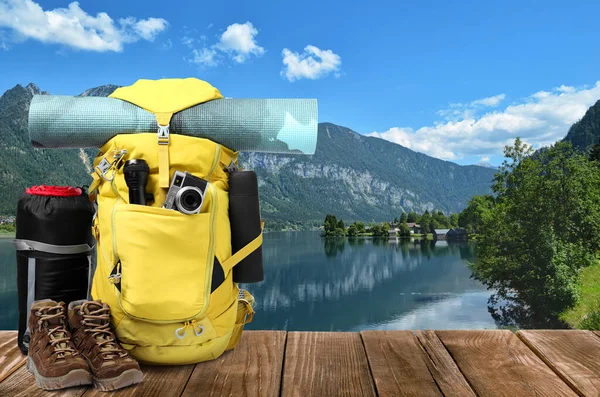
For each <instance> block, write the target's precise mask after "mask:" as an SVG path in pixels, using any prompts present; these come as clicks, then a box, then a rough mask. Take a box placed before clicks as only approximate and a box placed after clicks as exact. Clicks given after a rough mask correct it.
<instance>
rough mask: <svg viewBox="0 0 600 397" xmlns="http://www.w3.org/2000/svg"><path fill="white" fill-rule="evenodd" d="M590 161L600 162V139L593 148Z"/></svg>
mask: <svg viewBox="0 0 600 397" xmlns="http://www.w3.org/2000/svg"><path fill="white" fill-rule="evenodd" d="M589 159H590V161H598V162H600V138H599V139H598V143H597V144H595V145H594V146H592V148H591V149H590V157H589Z"/></svg>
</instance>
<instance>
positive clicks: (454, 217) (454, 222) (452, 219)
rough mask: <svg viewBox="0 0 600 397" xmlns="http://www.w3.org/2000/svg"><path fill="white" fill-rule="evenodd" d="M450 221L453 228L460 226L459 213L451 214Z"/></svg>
mask: <svg viewBox="0 0 600 397" xmlns="http://www.w3.org/2000/svg"><path fill="white" fill-rule="evenodd" d="M449 223H450V224H449V225H448V226H450V227H451V228H455V227H458V214H450V218H449Z"/></svg>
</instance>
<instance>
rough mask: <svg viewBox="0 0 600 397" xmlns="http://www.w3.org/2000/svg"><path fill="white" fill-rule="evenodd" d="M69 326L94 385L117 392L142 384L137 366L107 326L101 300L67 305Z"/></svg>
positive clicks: (105, 310)
mask: <svg viewBox="0 0 600 397" xmlns="http://www.w3.org/2000/svg"><path fill="white" fill-rule="evenodd" d="M69 325H70V327H71V332H72V333H73V342H74V343H75V346H76V347H77V350H79V352H80V353H81V354H82V355H83V356H84V357H85V358H86V359H87V361H88V363H89V365H90V369H91V370H92V376H93V378H94V385H95V387H97V388H98V389H100V390H102V391H109V390H117V389H121V388H123V387H127V386H130V385H133V384H136V383H140V382H141V381H142V378H143V375H142V371H141V370H140V366H139V364H138V363H137V361H135V360H134V359H133V358H132V357H131V356H130V355H129V353H128V352H127V351H126V350H124V349H123V348H122V347H121V346H120V345H119V343H118V342H117V340H116V337H115V335H114V334H113V332H112V330H111V327H110V307H108V305H107V304H106V303H102V302H101V301H88V300H79V301H74V302H71V303H70V304H69Z"/></svg>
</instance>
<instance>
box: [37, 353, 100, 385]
mask: <svg viewBox="0 0 600 397" xmlns="http://www.w3.org/2000/svg"><path fill="white" fill-rule="evenodd" d="M27 369H28V370H29V372H31V373H32V374H33V375H34V376H35V384H36V386H37V387H39V388H40V389H43V390H59V389H66V388H68V387H74V386H82V385H91V384H92V374H91V373H90V372H89V371H86V370H85V369H74V370H72V371H71V372H69V373H67V374H66V375H63V376H57V377H54V378H49V377H46V376H42V375H40V373H39V372H38V370H37V368H36V366H35V363H34V362H33V360H32V359H31V357H27Z"/></svg>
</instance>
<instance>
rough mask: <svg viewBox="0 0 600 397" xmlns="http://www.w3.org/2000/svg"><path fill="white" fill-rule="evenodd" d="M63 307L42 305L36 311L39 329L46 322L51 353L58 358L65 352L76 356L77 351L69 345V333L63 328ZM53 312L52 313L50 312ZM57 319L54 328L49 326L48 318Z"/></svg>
mask: <svg viewBox="0 0 600 397" xmlns="http://www.w3.org/2000/svg"><path fill="white" fill-rule="evenodd" d="M64 310H65V308H64V307H63V306H61V305H57V306H51V307H44V308H41V309H40V310H39V311H38V313H37V314H38V315H39V316H40V319H39V320H38V324H39V329H40V331H41V330H42V325H43V324H46V326H47V328H48V336H49V337H50V345H51V346H52V348H53V352H52V354H56V355H57V357H58V358H64V357H65V354H68V353H70V354H72V355H73V356H76V355H77V354H78V352H77V351H76V350H75V349H73V348H72V347H71V346H69V340H70V339H71V338H70V335H69V331H67V329H66V328H65V314H64ZM51 312H53V313H51ZM54 319H57V320H58V321H59V325H57V326H56V327H54V328H50V327H49V326H48V324H49V323H50V320H54Z"/></svg>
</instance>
